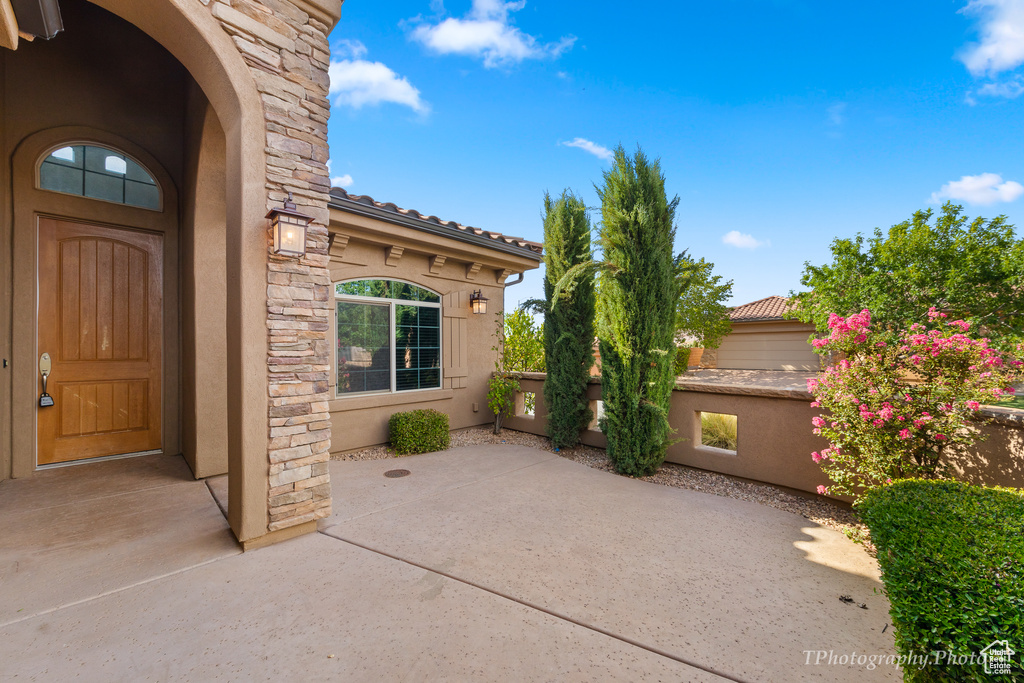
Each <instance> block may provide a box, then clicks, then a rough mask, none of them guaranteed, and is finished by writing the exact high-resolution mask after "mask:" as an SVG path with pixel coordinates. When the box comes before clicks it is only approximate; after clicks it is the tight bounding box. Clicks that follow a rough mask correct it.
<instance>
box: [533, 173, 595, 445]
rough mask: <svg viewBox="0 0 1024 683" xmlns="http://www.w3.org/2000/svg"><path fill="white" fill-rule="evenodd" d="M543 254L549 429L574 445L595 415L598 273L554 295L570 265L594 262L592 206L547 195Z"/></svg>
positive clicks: (557, 439)
mask: <svg viewBox="0 0 1024 683" xmlns="http://www.w3.org/2000/svg"><path fill="white" fill-rule="evenodd" d="M544 254H545V256H544V263H545V273H544V298H545V305H544V310H545V315H544V355H545V357H546V363H547V373H548V377H547V381H545V383H544V401H545V403H546V404H547V407H548V421H547V433H548V436H549V437H551V442H552V444H554V446H555V447H556V448H569V447H571V446H575V445H576V444H577V443H578V442H579V439H580V430H581V429H585V428H586V426H587V425H588V424H589V423H590V420H591V418H592V416H593V415H592V413H591V411H590V408H589V407H588V404H587V397H586V393H587V382H588V380H589V379H590V367H591V366H592V365H593V364H594V279H593V277H586V278H584V279H582V280H580V281H579V282H578V283H577V284H576V286H574V287H572V288H568V289H563V290H561V291H560V292H559V294H558V297H557V299H556V297H555V288H556V285H557V283H558V282H559V280H561V279H562V277H564V276H565V274H566V273H567V272H568V271H569V270H570V269H572V268H573V267H574V266H580V265H582V264H587V263H591V261H592V254H591V249H590V219H589V218H588V217H587V207H586V205H584V203H583V201H582V200H580V199H579V198H578V197H576V196H575V195H573V194H572V193H571V192H569V191H565V192H563V193H562V196H561V197H559V198H558V199H556V200H552V199H551V195H549V194H545V195H544Z"/></svg>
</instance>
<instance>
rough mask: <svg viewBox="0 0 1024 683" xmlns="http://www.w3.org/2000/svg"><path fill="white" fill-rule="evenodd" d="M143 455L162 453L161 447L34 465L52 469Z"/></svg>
mask: <svg viewBox="0 0 1024 683" xmlns="http://www.w3.org/2000/svg"><path fill="white" fill-rule="evenodd" d="M144 455H163V450H162V449H159V448H158V449H157V450H155V451H139V452H137V453H122V454H120V455H104V456H102V457H99V458H84V459H82V460H68V461H67V462H53V463H50V464H48V465H36V470H37V471H38V470H53V469H57V468H58V467H73V466H75V465H90V464H92V463H94V462H107V461H108V460H123V459H124V458H141V457H142V456H144Z"/></svg>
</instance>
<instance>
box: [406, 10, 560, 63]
mask: <svg viewBox="0 0 1024 683" xmlns="http://www.w3.org/2000/svg"><path fill="white" fill-rule="evenodd" d="M525 6H526V0H519V2H505V1H504V0H473V7H472V9H470V11H469V13H468V14H467V15H466V16H464V17H462V18H461V19H456V18H454V17H448V18H447V19H444V20H442V21H440V22H439V23H436V24H430V23H421V24H420V25H419V26H417V27H416V28H415V29H413V32H412V37H413V39H414V40H417V41H419V42H420V43H422V44H423V45H424V46H426V47H427V48H428V49H430V50H432V51H434V52H437V53H438V54H442V55H447V54H457V55H466V56H469V57H477V58H481V59H483V61H484V66H485V67H487V68H493V67H496V66H505V65H509V64H517V63H519V62H521V61H523V60H525V59H543V58H545V57H549V58H556V57H558V56H559V55H561V54H562V53H563V52H565V51H566V50H568V49H570V48H571V47H572V46H573V43H575V42H576V37H575V36H572V35H569V36H565V37H563V38H562V39H561V40H559V41H558V42H555V43H541V42H540V41H539V40H537V38H536V37H534V36H531V35H530V34H528V33H524V32H523V31H521V30H519V29H518V28H516V27H515V26H513V25H512V24H511V23H510V21H509V14H511V13H512V12H518V11H519V10H521V9H523V7H525ZM432 7H434V6H433V5H432ZM437 7H440V8H441V9H442V10H443V5H440V4H438V5H437ZM435 9H436V7H435ZM414 21H415V20H414Z"/></svg>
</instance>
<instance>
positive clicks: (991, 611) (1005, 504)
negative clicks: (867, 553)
mask: <svg viewBox="0 0 1024 683" xmlns="http://www.w3.org/2000/svg"><path fill="white" fill-rule="evenodd" d="M858 508H859V509H860V511H861V515H862V517H863V519H864V522H865V523H866V524H867V525H868V527H869V528H870V529H871V539H872V541H873V542H874V544H875V546H876V547H877V548H878V563H879V565H880V566H881V569H882V580H883V581H884V583H885V591H886V593H887V594H888V597H889V602H890V604H891V610H890V615H891V616H892V624H893V627H894V629H895V638H896V650H897V652H898V653H899V655H900V656H901V657H904V658H907V660H908V661H907V663H906V664H904V666H903V669H904V680H906V681H982V680H984V681H1016V680H1024V667H1022V664H1021V663H1022V655H1024V492H1022V491H1020V490H1017V489H1001V488H984V487H979V486H972V485H970V484H965V483H963V482H955V481H935V480H921V479H906V480H902V481H898V482H896V483H894V484H891V485H888V486H881V487H878V488H875V489H872V490H870V491H868V492H867V493H866V494H865V496H864V498H863V500H862V501H861V502H860V503H859V504H858ZM997 640H1006V641H1008V643H1009V645H1010V648H1011V649H1013V650H1015V651H1016V652H1017V654H1016V655H1015V656H1014V657H1012V664H1011V668H1010V672H1009V673H1008V674H1005V675H987V674H985V673H984V666H983V664H982V663H981V662H980V661H979V659H978V656H977V655H976V656H975V660H974V662H973V663H970V661H969V660H970V655H971V654H972V653H980V652H981V651H982V650H984V649H985V648H986V647H988V646H989V644H990V643H993V642H994V641H997ZM932 653H949V654H948V655H939V656H937V655H934V654H932ZM912 655H913V656H916V657H918V660H917V661H916V663H915V661H914V660H910V657H911V656H912ZM925 655H928V656H930V657H931V658H932V659H931V660H930V661H928V662H926V663H921V661H920V658H921V657H923V656H925ZM950 656H954V657H958V658H959V657H961V656H966V658H967V663H964V664H960V663H957V662H954V663H951V662H950V661H949V657H950ZM939 657H941V659H939ZM936 660H938V661H936Z"/></svg>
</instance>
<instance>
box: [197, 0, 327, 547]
mask: <svg viewBox="0 0 1024 683" xmlns="http://www.w3.org/2000/svg"><path fill="white" fill-rule="evenodd" d="M200 1H201V2H203V4H206V5H208V6H209V8H210V11H211V12H212V13H213V16H214V17H216V18H217V19H218V20H219V21H220V23H221V26H223V28H224V30H225V31H226V32H227V33H228V34H229V35H230V36H231V38H232V40H233V41H234V43H235V45H236V46H237V47H238V51H239V53H241V55H242V57H243V58H244V59H245V62H246V64H248V66H249V70H250V72H251V73H252V77H253V80H254V81H255V83H256V86H257V88H258V90H259V92H260V94H261V97H262V100H263V110H264V116H265V121H266V129H267V146H266V173H267V175H266V187H267V210H268V211H269V210H270V209H271V208H273V207H275V206H278V207H279V206H281V204H282V203H283V202H284V200H285V198H286V197H287V193H288V192H291V193H292V194H293V197H294V201H295V203H296V205H297V206H298V209H299V211H302V212H303V213H306V214H309V215H311V216H313V223H312V224H311V225H310V226H309V228H308V230H307V233H306V255H305V257H303V258H301V259H295V258H283V257H279V256H276V255H274V254H273V253H272V251H271V247H272V244H273V241H272V238H271V234H270V229H269V223H268V226H267V254H268V256H267V332H268V338H267V370H268V373H269V392H268V393H269V396H268V397H267V398H268V410H269V417H270V433H269V434H268V435H267V438H268V447H267V455H268V471H269V498H268V501H267V506H268V510H269V527H268V529H267V531H268V532H271V531H277V530H280V529H285V528H288V527H292V526H296V525H299V524H303V523H305V522H310V521H313V520H316V519H320V518H322V517H326V516H328V515H330V513H331V488H330V486H331V485H330V474H329V472H328V469H327V467H328V460H329V457H330V444H331V423H330V415H329V413H328V410H327V400H328V373H329V372H330V362H331V361H330V344H329V342H328V341H327V332H328V330H329V327H328V326H329V324H330V322H329V321H330V319H331V308H330V303H331V300H332V298H333V297H332V296H331V291H330V285H331V279H330V274H329V272H328V270H327V263H328V261H329V260H330V257H329V256H328V254H327V227H326V226H327V224H328V223H329V221H330V211H329V209H328V208H327V201H328V193H329V191H330V179H329V176H328V172H327V160H328V158H329V157H328V148H327V119H328V117H329V115H330V105H329V103H328V100H327V94H328V89H329V85H330V81H329V79H328V75H327V69H328V66H329V62H330V47H329V45H328V41H327V34H328V32H329V31H330V27H329V26H327V25H326V24H324V23H323V22H322V21H320V20H319V19H318V18H317V17H315V16H311V15H310V14H308V13H307V12H306V11H304V10H303V6H304V5H303V3H301V1H299V2H293V1H291V0H200ZM252 343H257V340H252Z"/></svg>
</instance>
